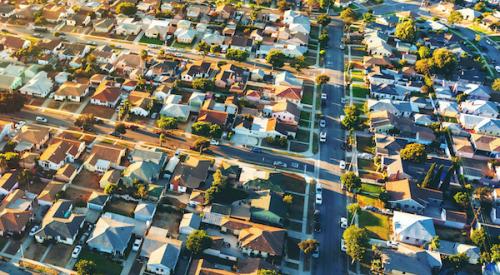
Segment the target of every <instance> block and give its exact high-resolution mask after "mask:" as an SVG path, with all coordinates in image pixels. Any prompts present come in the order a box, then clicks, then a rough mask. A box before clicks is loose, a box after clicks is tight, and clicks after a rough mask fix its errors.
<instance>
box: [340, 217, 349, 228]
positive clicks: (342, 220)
mask: <svg viewBox="0 0 500 275" xmlns="http://www.w3.org/2000/svg"><path fill="white" fill-rule="evenodd" d="M348 224H349V222H348V221H347V218H345V217H341V218H340V227H342V228H344V229H346V228H347V225H348Z"/></svg>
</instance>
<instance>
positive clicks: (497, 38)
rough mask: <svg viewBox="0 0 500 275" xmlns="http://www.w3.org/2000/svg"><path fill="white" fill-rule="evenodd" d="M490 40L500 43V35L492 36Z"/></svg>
mask: <svg viewBox="0 0 500 275" xmlns="http://www.w3.org/2000/svg"><path fill="white" fill-rule="evenodd" d="M489 38H490V39H491V40H493V41H495V42H500V35H491V36H489Z"/></svg>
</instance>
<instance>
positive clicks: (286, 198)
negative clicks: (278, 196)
mask: <svg viewBox="0 0 500 275" xmlns="http://www.w3.org/2000/svg"><path fill="white" fill-rule="evenodd" d="M283 202H284V203H286V204H288V205H291V204H292V203H293V195H290V194H288V195H284V196H283Z"/></svg>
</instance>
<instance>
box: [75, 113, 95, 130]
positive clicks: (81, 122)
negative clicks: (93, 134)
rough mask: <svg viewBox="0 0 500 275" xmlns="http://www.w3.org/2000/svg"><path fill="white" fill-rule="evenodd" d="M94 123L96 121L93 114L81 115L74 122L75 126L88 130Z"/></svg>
mask: <svg viewBox="0 0 500 275" xmlns="http://www.w3.org/2000/svg"><path fill="white" fill-rule="evenodd" d="M95 123H96V119H95V117H94V114H83V115H80V116H79V117H78V118H77V119H76V120H75V125H76V126H78V127H80V128H82V129H84V130H88V129H90V128H92V126H94V124H95Z"/></svg>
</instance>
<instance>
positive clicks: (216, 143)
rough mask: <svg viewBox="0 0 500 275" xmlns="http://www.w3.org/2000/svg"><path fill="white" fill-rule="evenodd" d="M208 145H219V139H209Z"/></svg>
mask: <svg viewBox="0 0 500 275" xmlns="http://www.w3.org/2000/svg"><path fill="white" fill-rule="evenodd" d="M210 145H219V141H218V140H216V139H211V140H210Z"/></svg>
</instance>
